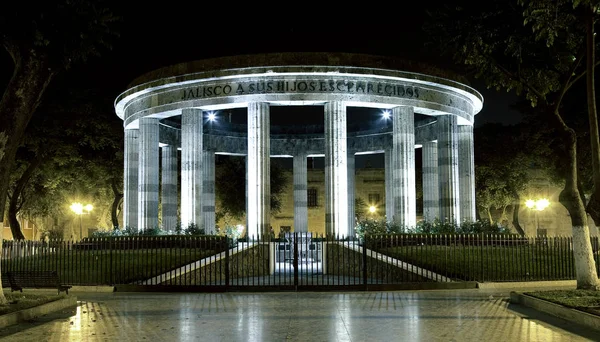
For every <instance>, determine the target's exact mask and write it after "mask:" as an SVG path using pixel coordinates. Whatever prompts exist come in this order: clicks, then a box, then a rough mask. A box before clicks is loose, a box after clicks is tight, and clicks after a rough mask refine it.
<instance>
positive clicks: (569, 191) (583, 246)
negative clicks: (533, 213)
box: [559, 128, 600, 290]
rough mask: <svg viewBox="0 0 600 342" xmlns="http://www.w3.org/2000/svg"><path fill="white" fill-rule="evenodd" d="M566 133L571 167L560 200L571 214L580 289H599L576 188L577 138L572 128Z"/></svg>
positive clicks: (576, 269) (567, 129) (584, 218)
mask: <svg viewBox="0 0 600 342" xmlns="http://www.w3.org/2000/svg"><path fill="white" fill-rule="evenodd" d="M564 133H565V134H564V137H563V141H564V146H565V149H566V152H567V153H566V155H567V159H568V163H569V164H568V165H569V168H568V172H567V174H566V175H565V187H564V189H563V190H562V191H561V193H560V196H559V201H560V203H561V204H562V205H563V206H565V208H567V211H568V212H569V214H570V215H571V224H572V226H573V257H574V259H575V273H576V276H577V288H578V289H588V290H598V289H600V282H599V281H598V275H597V274H596V263H595V261H594V254H593V251H592V244H591V241H590V231H589V227H588V225H587V215H586V212H585V206H584V205H583V201H582V200H581V196H580V195H579V190H578V188H577V137H576V134H575V131H573V130H572V129H570V128H565V129H564Z"/></svg>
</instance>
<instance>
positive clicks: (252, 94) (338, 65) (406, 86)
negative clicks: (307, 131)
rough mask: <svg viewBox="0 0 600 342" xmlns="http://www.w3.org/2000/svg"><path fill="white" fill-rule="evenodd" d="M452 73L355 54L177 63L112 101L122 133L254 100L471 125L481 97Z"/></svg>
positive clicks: (150, 74)
mask: <svg viewBox="0 0 600 342" xmlns="http://www.w3.org/2000/svg"><path fill="white" fill-rule="evenodd" d="M466 83H467V79H466V78H465V77H463V76H461V75H458V74H456V73H453V72H452V71H449V70H444V69H440V68H436V67H434V66H431V65H428V64H424V63H419V62H414V61H407V60H402V59H399V58H393V57H384V56H374V55H364V54H350V53H270V54H257V55H240V56H229V57H221V58H213V59H205V60H198V61H193V62H188V63H181V64H176V65H172V66H168V67H164V68H160V69H157V70H154V71H151V72H148V73H146V74H144V75H142V76H140V77H138V78H137V79H135V80H134V81H133V82H132V83H131V84H130V87H129V89H127V90H125V91H124V92H123V93H121V94H120V95H119V96H118V97H117V99H116V100H115V111H116V113H117V115H118V116H119V117H120V118H121V119H123V121H124V125H125V127H128V128H136V126H137V125H138V123H139V119H140V118H142V117H154V118H159V119H164V118H167V117H171V116H176V115H181V111H182V109H185V108H197V109H201V110H223V109H229V108H242V107H245V106H246V105H247V103H250V102H267V103H270V104H271V105H275V106H294V105H296V106H310V105H319V104H324V103H326V102H330V101H341V102H344V103H346V104H347V105H348V106H354V107H370V108H385V109H389V108H393V107H396V106H411V107H413V108H414V112H415V113H418V114H423V115H433V116H436V115H447V114H450V115H456V116H458V118H459V120H460V122H459V124H472V123H473V122H474V115H476V114H477V113H478V112H479V111H480V110H481V108H482V105H483V97H482V96H481V94H480V93H479V92H477V91H476V90H475V89H473V88H471V87H470V86H468V85H466Z"/></svg>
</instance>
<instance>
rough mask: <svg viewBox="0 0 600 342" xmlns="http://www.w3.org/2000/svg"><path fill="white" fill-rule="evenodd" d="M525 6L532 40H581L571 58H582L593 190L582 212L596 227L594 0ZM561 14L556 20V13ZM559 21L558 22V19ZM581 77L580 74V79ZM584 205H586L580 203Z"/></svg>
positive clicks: (598, 166) (598, 163)
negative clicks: (564, 37)
mask: <svg viewBox="0 0 600 342" xmlns="http://www.w3.org/2000/svg"><path fill="white" fill-rule="evenodd" d="M521 3H522V4H523V5H524V6H525V13H524V16H525V17H526V18H527V19H526V20H527V21H528V22H530V23H531V26H532V29H533V31H534V32H535V34H536V38H537V39H540V40H545V41H546V42H547V45H549V46H550V45H552V44H554V42H555V41H556V39H557V38H560V35H561V33H563V32H570V33H571V34H572V35H578V36H580V37H582V43H581V46H579V47H578V48H579V50H580V52H579V54H578V55H574V58H580V59H583V58H585V61H586V63H585V72H584V74H585V78H586V82H585V86H586V89H585V93H586V97H587V117H588V126H589V142H590V147H591V150H590V152H591V153H590V157H591V160H592V171H593V183H594V188H593V190H592V193H591V195H590V198H589V201H588V202H587V205H586V211H587V212H588V213H589V214H590V216H591V217H592V218H593V219H594V222H595V223H596V225H600V138H599V136H598V118H597V111H596V91H595V85H594V75H595V66H596V64H597V62H596V53H595V51H596V49H597V46H596V43H595V30H594V24H595V21H596V20H597V15H598V3H599V1H597V0H559V1H548V0H527V1H525V0H521ZM559 10H560V11H561V16H560V18H558V15H557V14H556V12H557V11H559ZM558 19H560V20H558ZM581 76H583V74H581V75H580V77H581ZM584 203H586V202H584Z"/></svg>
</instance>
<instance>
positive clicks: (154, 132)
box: [138, 118, 159, 229]
mask: <svg viewBox="0 0 600 342" xmlns="http://www.w3.org/2000/svg"><path fill="white" fill-rule="evenodd" d="M138 140H139V141H140V154H139V158H140V162H139V165H140V167H139V170H138V177H139V179H138V180H139V185H138V194H139V197H138V229H152V228H158V182H159V178H158V174H159V173H158V170H159V165H158V159H159V156H158V153H159V146H158V143H159V140H158V119H156V118H141V119H140V136H139V139H138Z"/></svg>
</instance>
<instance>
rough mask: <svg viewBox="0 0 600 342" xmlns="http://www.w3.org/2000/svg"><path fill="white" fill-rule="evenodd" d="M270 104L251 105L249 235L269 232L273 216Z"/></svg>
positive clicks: (249, 133)
mask: <svg viewBox="0 0 600 342" xmlns="http://www.w3.org/2000/svg"><path fill="white" fill-rule="evenodd" d="M269 115H270V111H269V104H268V103H262V102H251V103H249V104H248V168H247V170H246V172H247V174H248V202H247V207H248V212H247V217H248V236H249V237H250V238H252V236H254V237H256V236H257V235H265V236H268V235H269V228H270V215H271V179H270V171H271V170H270V165H271V161H270V156H271V148H270V117H269Z"/></svg>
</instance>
